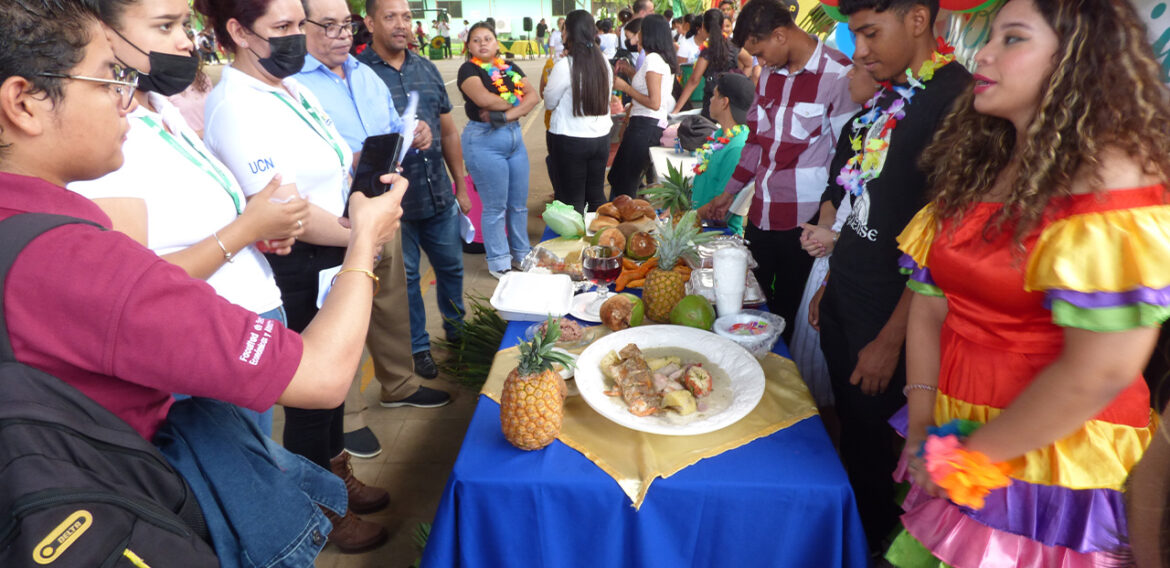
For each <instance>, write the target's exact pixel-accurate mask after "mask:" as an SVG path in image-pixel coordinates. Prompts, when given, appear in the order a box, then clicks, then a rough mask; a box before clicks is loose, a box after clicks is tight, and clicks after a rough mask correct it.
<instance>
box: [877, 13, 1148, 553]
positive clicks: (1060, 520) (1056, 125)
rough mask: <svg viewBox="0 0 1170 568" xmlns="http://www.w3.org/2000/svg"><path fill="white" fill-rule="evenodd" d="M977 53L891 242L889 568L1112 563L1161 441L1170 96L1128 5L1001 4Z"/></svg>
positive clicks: (1120, 549) (925, 159)
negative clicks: (1128, 504) (908, 485)
mask: <svg viewBox="0 0 1170 568" xmlns="http://www.w3.org/2000/svg"><path fill="white" fill-rule="evenodd" d="M975 60H976V63H977V65H978V67H977V70H976V71H977V73H976V75H975V83H974V85H973V86H972V88H971V89H970V90H968V91H967V92H965V93H964V94H963V95H962V96H961V97H960V98H959V99H958V101H957V102H956V105H955V110H954V112H953V113H952V114H951V115H950V116H948V117H947V119H946V120H945V121H944V123H943V126H942V128H941V129H940V131H939V133H938V134H937V135H936V137H935V140H934V143H933V144H932V145H931V146H930V147H929V148H928V149H927V150H926V152H924V154H923V156H922V164H923V169H924V170H925V171H926V172H928V176H929V179H930V181H931V184H932V187H933V192H934V196H933V201H932V202H931V203H930V204H929V205H928V206H927V207H926V208H924V209H923V210H922V211H921V212H919V214H918V215H917V216H916V217H915V218H914V220H913V221H911V223H910V224H909V226H907V228H906V230H905V231H904V232H903V233H902V235H901V236H900V237H899V243H900V245H901V249H902V250H903V252H905V253H906V255H905V256H904V257H903V259H902V261H903V262H902V264H903V266H905V267H906V271H907V272H908V273H910V274H911V276H910V281H909V286H910V288H911V289H913V290H914V291H915V292H917V294H915V295H914V298H913V301H912V304H911V308H910V320H909V330H908V334H907V338H906V346H907V352H908V353H907V386H906V395H907V398H908V402H909V407H908V408H909V411H908V412H909V414H908V416H907V415H903V416H901V420H899V419H898V418H896V419H895V420H894V422H895V424H896V426H899V427H901V428H905V429H906V434H907V444H906V450H905V452H904V454H903V458H904V461H903V464H902V467H900V468H899V471H898V475H903V476H907V477H909V478H911V479H912V480H913V482H914V484H913V488H912V490H911V492H910V494H909V495H908V496H907V498H906V501H905V503H904V504H903V507H904V508H905V510H906V513H905V514H904V515H903V516H902V521H903V526H904V527H905V531H904V532H903V533H902V534H901V535H900V536H899V537H898V538H897V539H896V540H895V541H894V544H893V546H892V547H891V548H890V551H889V553H888V555H887V558H889V560H890V561H891V562H893V563H894V564H895V565H899V566H925V565H927V564H930V565H939V564H940V561H941V563H945V564H949V565H954V566H964V567H966V566H985V567H986V566H995V567H999V566H1009V565H1010V566H1017V565H1018V566H1100V565H1106V564H1108V565H1115V563H1116V562H1117V555H1118V553H1119V552H1121V553H1124V552H1125V550H1124V545H1123V544H1122V543H1123V542H1124V540H1125V539H1126V535H1127V533H1128V529H1133V530H1135V531H1136V530H1137V527H1136V526H1135V524H1134V523H1132V522H1131V523H1128V529H1127V523H1126V518H1125V512H1126V511H1125V504H1124V502H1123V495H1124V485H1123V484H1124V483H1125V481H1126V478H1127V476H1128V475H1129V472H1130V470H1131V469H1132V468H1133V466H1134V465H1135V464H1136V463H1137V462H1138V460H1139V459H1141V457H1142V455H1143V453H1144V452H1145V451H1146V448H1147V446H1148V445H1149V444H1150V443H1151V440H1152V439H1153V438H1154V437H1155V436H1157V435H1158V433H1157V428H1156V423H1155V422H1154V416H1153V415H1152V414H1151V411H1150V406H1149V400H1150V393H1149V389H1148V388H1147V386H1146V383H1145V382H1144V381H1143V380H1142V378H1141V370H1142V367H1143V366H1144V365H1145V363H1146V361H1147V360H1148V359H1149V357H1150V353H1151V351H1152V349H1153V346H1154V342H1155V340H1156V339H1157V336H1158V327H1159V325H1160V324H1161V323H1162V322H1163V321H1164V320H1166V319H1167V317H1168V316H1170V264H1167V263H1166V259H1167V258H1170V229H1167V228H1168V227H1170V205H1168V204H1167V179H1168V178H1170V131H1168V130H1167V129H1166V125H1167V124H1170V102H1168V98H1167V92H1166V90H1165V87H1164V86H1163V85H1162V82H1161V79H1160V70H1159V67H1158V64H1157V63H1156V62H1155V60H1154V57H1153V54H1152V52H1151V50H1150V48H1149V46H1148V43H1147V39H1146V32H1145V29H1144V28H1143V26H1142V24H1141V21H1140V20H1139V18H1138V16H1137V14H1136V13H1135V12H1134V10H1133V7H1132V6H1131V5H1130V4H1129V3H1128V2H1115V1H1110V0H1009V2H1008V3H1007V4H1006V5H1005V6H1004V7H1003V8H1002V9H1001V10H1000V12H999V14H998V15H997V16H996V17H995V20H994V23H993V25H992V33H991V37H990V40H989V43H988V44H987V45H986V46H985V47H983V49H981V50H980V52H979V53H978V54H977V56H976V59H975ZM899 422H900V424H899ZM1156 443H1159V444H1165V443H1166V442H1165V440H1163V441H1160V442H1156ZM1164 475H1165V474H1164V473H1163V476H1164ZM1163 479H1164V477H1163Z"/></svg>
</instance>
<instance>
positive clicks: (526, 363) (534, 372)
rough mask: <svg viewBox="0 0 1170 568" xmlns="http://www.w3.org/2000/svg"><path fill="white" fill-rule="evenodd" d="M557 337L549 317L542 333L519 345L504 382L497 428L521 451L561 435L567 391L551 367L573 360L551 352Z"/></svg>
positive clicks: (557, 324)
mask: <svg viewBox="0 0 1170 568" xmlns="http://www.w3.org/2000/svg"><path fill="white" fill-rule="evenodd" d="M560 336H561V325H560V320H558V319H556V318H549V320H548V326H547V329H546V330H545V332H544V333H543V334H541V333H537V334H536V335H535V336H534V337H533V338H532V341H531V342H528V343H521V344H520V362H519V364H517V365H516V368H515V369H512V372H511V373H509V374H508V378H507V379H506V380H505V381H504V391H503V393H502V394H501V395H500V427H501V428H502V429H503V431H504V437H505V438H507V440H508V442H511V444H512V445H513V446H516V447H517V448H520V449H522V450H539V449H541V448H543V447H545V446H547V445H549V444H551V443H552V441H553V440H554V439H556V437H557V434H560V433H561V420H562V419H563V418H564V416H565V396H566V395H567V394H568V389H567V388H566V387H565V380H564V379H562V378H561V376H560V374H558V373H557V372H556V371H554V370H553V364H554V363H558V364H561V365H564V366H565V367H566V368H568V367H571V366H572V365H573V359H572V358H571V357H569V356H567V355H565V354H564V353H557V352H554V351H553V350H552V348H553V345H554V344H555V343H556V342H557V339H559V338H560Z"/></svg>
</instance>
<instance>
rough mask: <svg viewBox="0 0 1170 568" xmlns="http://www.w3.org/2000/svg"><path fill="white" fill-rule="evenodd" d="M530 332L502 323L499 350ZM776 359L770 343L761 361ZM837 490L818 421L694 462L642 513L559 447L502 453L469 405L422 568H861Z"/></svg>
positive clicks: (859, 537)
mask: <svg viewBox="0 0 1170 568" xmlns="http://www.w3.org/2000/svg"><path fill="white" fill-rule="evenodd" d="M529 325H531V323H530V322H510V323H509V325H508V328H507V331H506V333H505V335H504V339H503V341H502V342H501V345H500V347H501V349H504V348H508V347H512V346H515V345H516V343H517V342H518V341H519V340H520V339H521V338H522V337H523V335H524V331H525V329H526V328H527V327H528V326H529ZM773 351H774V352H775V353H777V354H779V355H781V356H785V357H787V356H788V351H787V348H786V347H785V346H784V344H783V342H782V341H781V342H779V343H778V344H777V346H776V348H775V349H774V350H773ZM868 561H869V560H868V551H867V549H866V541H865V534H864V531H863V530H862V527H861V521H860V519H859V517H858V514H857V508H856V505H855V503H854V497H853V491H852V489H851V487H850V486H849V481H848V478H847V477H846V475H845V471H844V469H843V468H842V466H841V462H840V461H839V460H838V459H837V455H836V452H835V450H834V448H833V445H832V444H831V443H830V441H829V437H828V435H827V434H826V432H825V428H824V425H823V424H822V423H821V420H820V418H819V417H818V416H812V417H810V418H807V419H804V420H802V421H800V422H797V423H796V424H794V425H792V426H789V427H787V428H784V429H782V430H779V431H777V432H775V433H773V434H771V435H768V436H765V437H762V438H758V439H755V440H754V441H751V442H749V443H747V444H746V445H743V446H740V447H737V448H734V449H732V450H728V451H726V452H723V453H721V454H719V455H717V456H715V457H711V458H707V459H703V460H700V461H699V462H697V463H695V464H694V465H691V466H689V467H686V468H684V469H682V470H681V471H679V472H678V473H675V474H674V475H671V476H669V477H667V478H664V479H658V480H656V481H655V482H654V483H653V484H652V485H651V486H650V488H649V492H648V493H647V494H646V497H645V500H644V501H643V502H642V505H641V507H640V509H635V508H634V507H633V506H632V503H631V501H630V498H629V497H627V495H626V494H625V493H623V492H622V490H621V488H619V486H618V484H617V482H616V481H615V480H614V478H612V477H610V476H609V475H607V474H606V473H605V472H603V471H602V470H601V469H600V468H599V467H598V466H597V465H595V464H594V463H593V462H592V461H590V460H589V459H588V458H586V457H585V456H584V455H582V454H581V453H580V452H578V451H577V450H575V449H573V448H570V447H569V446H567V445H565V444H564V443H562V442H561V441H560V440H558V441H555V442H553V443H552V445H550V446H548V447H547V448H545V449H543V450H539V451H533V452H526V451H523V450H519V449H516V448H515V447H513V446H512V445H511V444H509V443H508V442H507V441H506V440H505V439H504V436H503V434H502V432H501V430H500V407H499V405H498V404H497V403H496V402H495V401H493V400H491V399H490V398H488V397H486V396H483V395H481V396H480V398H479V402H478V405H477V407H476V410H475V414H474V416H473V417H472V420H471V424H470V426H469V427H468V430H467V434H466V436H465V437H464V440H463V445H462V448H461V449H460V452H459V457H458V459H457V460H456V462H455V467H454V470H453V471H452V473H451V477H450V478H449V479H448V481H447V485H446V488H445V489H444V492H443V497H442V500H441V502H440V504H439V509H438V512H437V513H436V515H435V519H434V523H433V526H432V529H431V533H430V538H429V541H428V543H427V547H426V550H425V551H424V554H423V566H424V567H426V568H435V567H446V566H486V567H551V568H566V567H575V566H581V567H590V568H595V567H606V568H609V567H619V566H628V567H631V568H633V567H638V568H646V567H656V566H663V567H672V568H674V567H679V566H693V567H696V568H697V567H703V568H712V567H724V566H727V567H747V566H782V567H799V568H803V567H808V568H822V567H825V568H827V567H836V566H848V567H864V566H867V564H868Z"/></svg>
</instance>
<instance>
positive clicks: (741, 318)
mask: <svg viewBox="0 0 1170 568" xmlns="http://www.w3.org/2000/svg"><path fill="white" fill-rule="evenodd" d="M784 324H785V322H784V318H782V317H780V316H778V315H776V314H773V313H771V312H763V311H760V310H743V311H741V312H739V313H737V314H731V315H726V316H721V317H720V318H718V319H716V320H715V325H714V331H715V333H716V334H718V335H719V336H721V337H726V338H727V339H730V340H732V341H734V342H736V343H738V344H739V345H740V346H742V347H743V348H744V349H747V350H748V352H750V353H751V354H752V355H755V356H756V358H757V359H763V358H764V356H765V355H767V354H768V353H769V352H771V351H772V347H773V346H775V345H776V340H778V339H780V334H781V333H783V332H784Z"/></svg>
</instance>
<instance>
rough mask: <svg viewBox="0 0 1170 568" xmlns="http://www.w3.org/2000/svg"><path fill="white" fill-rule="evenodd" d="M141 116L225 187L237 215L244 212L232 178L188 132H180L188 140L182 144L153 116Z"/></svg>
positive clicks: (179, 151) (176, 149)
mask: <svg viewBox="0 0 1170 568" xmlns="http://www.w3.org/2000/svg"><path fill="white" fill-rule="evenodd" d="M139 118H141V119H142V122H145V123H146V125H147V126H150V127H151V128H154V129H155V131H157V132H158V135H159V136H161V137H162V139H163V140H166V141H167V143H169V144H170V145H171V147H172V148H174V149H175V151H176V152H178V153H179V154H180V155H182V156H183V157H184V158H187V161H189V162H191V163H192V164H195V167H197V168H199V169H201V170H203V172H204V173H206V174H207V175H209V176H211V179H214V180H215V181H216V182H217V183H218V184H219V186H220V187H222V188H223V190H224V191H225V192H226V193H227V194H228V197H231V198H232V203H233V204H235V206H236V215H237V216H238V215H243V214H244V206H243V205H242V204H241V203H240V196H239V195H236V192H235V191H234V188H233V187H232V181H231V178H230V177H228V175H227V173H226V172H224V171H223V170H221V169H220V168H219V166H217V165H215V161H214V160H212V159H211V158H210V157H208V156H207V155H206V154H204V153H203V152H202V151H200V150H199V147H198V146H196V145H195V143H194V142H192V141H191V139H189V138H187V135H186V134H183V133H182V132H180V133H179V135H180V136H182V137H183V142H186V144H182V143H180V142H179V140H178V139H177V138H175V136H174V135H173V134H171V133H170V132H168V131H167V129H166V128H163V126H162V125H161V124H159V123H158V122H156V121H155V120H154V118H153V117H151V116H141V117H139ZM192 152H193V153H192Z"/></svg>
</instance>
